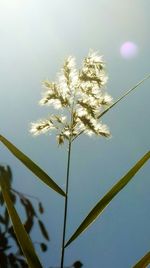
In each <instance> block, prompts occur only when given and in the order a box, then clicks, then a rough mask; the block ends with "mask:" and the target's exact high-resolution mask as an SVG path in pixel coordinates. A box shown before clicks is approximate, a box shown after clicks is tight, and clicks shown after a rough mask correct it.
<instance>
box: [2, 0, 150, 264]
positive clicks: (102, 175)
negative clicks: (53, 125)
mask: <svg viewBox="0 0 150 268" xmlns="http://www.w3.org/2000/svg"><path fill="white" fill-rule="evenodd" d="M149 10H150V2H149V1H147V0H132V1H131V0H126V1H123V0H88V1H87V0H76V1H71V0H63V1H62V0H55V1H49V0H30V1H29V0H0V122H1V124H0V132H1V134H3V135H4V136H5V137H6V138H8V139H9V140H11V141H12V142H13V143H14V144H15V145H16V146H17V147H19V148H20V149H21V150H22V151H23V152H24V153H26V154H27V155H28V156H30V157H31V158H32V159H33V160H34V161H35V162H37V163H38V164H39V165H40V166H41V167H42V168H43V169H45V170H46V171H47V172H48V173H49V174H50V176H51V177H52V178H53V179H54V180H55V181H56V182H57V183H58V184H59V185H60V186H61V187H62V188H64V185H65V174H66V159H67V152H66V148H65V147H63V148H58V146H57V144H56V142H55V136H53V135H51V136H49V135H46V136H39V137H37V138H33V137H32V136H31V135H30V134H29V131H28V130H29V124H30V122H31V121H35V120H37V119H38V118H42V117H44V116H45V115H47V113H48V111H49V110H48V108H43V107H40V106H38V104H37V103H38V101H39V100H40V98H41V81H42V80H44V79H47V78H48V79H50V80H55V78H56V74H57V73H58V72H59V70H60V68H61V65H62V63H63V60H64V58H65V57H66V56H68V55H74V56H75V57H76V59H77V63H78V65H79V66H80V63H81V61H82V59H83V57H85V56H86V55H87V53H88V51H89V49H90V48H92V49H93V50H97V51H99V53H100V54H102V55H104V59H105V61H106V63H107V71H108V75H109V82H108V86H107V91H108V92H109V94H110V95H112V96H113V98H114V100H115V99H117V97H119V96H121V95H122V94H123V93H124V92H125V91H126V90H127V89H129V88H130V87H131V86H133V85H134V84H135V83H137V82H138V81H139V80H141V79H142V78H143V77H144V76H145V75H147V74H148V73H149V72H150V61H149V49H150V37H149V25H150V17H149ZM127 42H128V43H127ZM129 42H131V43H129ZM130 45H131V46H130ZM128 48H129V51H127V50H128ZM126 49H127V50H126ZM149 103H150V80H149V81H148V80H147V81H146V82H145V83H144V84H142V85H141V86H140V87H139V88H137V89H136V91H134V92H133V93H132V94H131V95H130V96H128V97H127V98H126V99H124V100H123V101H122V102H120V103H119V104H118V106H116V107H115V108H114V109H112V110H111V111H110V112H108V113H107V114H106V115H105V116H104V117H103V122H104V123H106V124H107V125H108V126H109V128H110V130H111V133H112V138H111V139H109V140H106V139H104V138H94V137H93V138H89V137H86V136H82V137H81V138H80V139H78V140H77V141H76V142H75V143H74V146H73V151H72V158H71V180H70V197H69V211H68V213H69V214H68V226H67V237H68V238H69V237H70V235H71V234H72V233H73V232H74V231H75V229H76V228H77V227H78V225H79V224H80V223H81V221H82V220H83V219H84V218H85V216H86V215H87V214H88V213H89V211H90V210H91V208H92V207H93V206H94V205H95V204H96V203H97V202H98V200H99V199H100V198H101V197H102V196H103V195H104V194H105V193H106V191H108V189H109V188H110V187H111V186H112V185H113V184H114V183H115V182H116V181H117V180H119V179H120V177H121V176H122V175H123V174H125V173H126V172H127V170H128V169H130V168H131V167H132V165H134V163H135V162H136V161H137V160H138V159H139V158H140V157H141V156H142V155H144V154H145V153H146V152H147V151H148V150H149V137H150V124H149V118H150V105H149ZM49 112H51V110H50V111H49ZM0 162H1V164H4V163H5V164H9V165H10V166H11V167H12V170H13V174H14V185H15V187H16V188H17V189H18V190H20V191H24V192H27V193H29V194H34V195H35V196H38V197H39V198H40V199H41V200H43V203H44V206H45V208H46V212H45V215H44V219H45V222H46V225H47V228H48V229H49V232H50V236H51V242H50V244H49V252H48V253H45V255H44V254H41V253H40V252H39V251H38V248H37V251H38V252H39V254H40V255H41V260H42V263H43V266H44V268H48V267H50V266H58V265H59V259H60V245H61V235H62V218H63V207H64V200H63V198H62V197H60V196H58V195H57V194H56V193H55V192H53V191H52V190H50V189H49V188H46V186H44V185H43V184H41V183H40V182H39V181H38V180H36V178H35V177H34V176H33V175H32V174H31V173H30V172H29V171H28V170H26V169H25V167H24V166H23V165H22V164H21V163H19V162H18V161H17V160H16V159H15V158H14V157H13V156H12V155H10V153H9V152H8V151H7V150H6V149H5V148H4V147H3V146H2V145H1V146H0ZM149 173H150V163H147V164H146V165H145V166H144V167H143V169H142V170H141V171H140V172H139V173H138V174H137V175H136V177H135V179H134V180H133V181H132V182H131V183H130V184H129V185H128V186H127V187H126V188H125V189H124V190H123V191H122V192H121V193H120V194H119V195H118V196H117V197H116V198H115V199H114V200H113V202H112V203H111V204H110V205H109V206H108V207H107V209H106V210H105V211H104V213H103V214H102V216H101V217H100V218H99V219H98V220H97V221H96V222H95V223H94V224H93V225H92V226H91V227H90V228H89V229H88V230H87V231H86V232H85V233H84V234H83V235H82V236H80V237H79V238H78V239H77V240H76V241H74V242H73V243H72V244H71V245H70V247H68V248H67V250H66V255H65V264H66V265H69V264H71V263H73V262H74V261H75V260H78V259H80V260H81V262H83V263H84V267H85V268H99V267H102V268H130V267H132V265H133V264H134V263H136V262H137V260H138V259H139V258H140V257H142V256H143V255H144V254H145V253H146V252H147V251H149V250H150V228H149V224H150V223H149V222H150V209H149V204H150V175H149ZM36 236H37V233H36V231H35V232H33V236H32V238H33V240H37V237H36Z"/></svg>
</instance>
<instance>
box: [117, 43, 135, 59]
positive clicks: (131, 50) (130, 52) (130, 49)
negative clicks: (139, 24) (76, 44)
mask: <svg viewBox="0 0 150 268" xmlns="http://www.w3.org/2000/svg"><path fill="white" fill-rule="evenodd" d="M137 53H138V46H137V45H136V44H135V43H133V42H130V41H127V42H125V43H123V44H122V46H121V47H120V54H121V55H122V57H123V58H126V59H131V58H134V57H135V56H136V55H137Z"/></svg>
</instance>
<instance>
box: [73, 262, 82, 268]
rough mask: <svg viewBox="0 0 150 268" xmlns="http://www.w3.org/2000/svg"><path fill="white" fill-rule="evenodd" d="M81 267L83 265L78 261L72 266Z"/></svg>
mask: <svg viewBox="0 0 150 268" xmlns="http://www.w3.org/2000/svg"><path fill="white" fill-rule="evenodd" d="M82 266H83V264H82V263H81V262H80V261H76V262H75V263H74V264H73V265H72V267H74V268H81V267H82Z"/></svg>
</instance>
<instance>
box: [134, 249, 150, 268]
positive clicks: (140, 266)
mask: <svg viewBox="0 0 150 268" xmlns="http://www.w3.org/2000/svg"><path fill="white" fill-rule="evenodd" d="M148 264H150V251H149V252H148V253H147V254H146V255H145V256H144V257H142V259H140V260H139V261H138V262H137V263H136V264H135V265H134V266H133V268H146V267H148V266H147V265H148Z"/></svg>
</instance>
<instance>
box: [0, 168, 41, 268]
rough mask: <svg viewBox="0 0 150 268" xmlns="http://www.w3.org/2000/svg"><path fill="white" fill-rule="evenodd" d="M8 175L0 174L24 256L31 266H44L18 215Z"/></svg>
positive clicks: (0, 183)
mask: <svg viewBox="0 0 150 268" xmlns="http://www.w3.org/2000/svg"><path fill="white" fill-rule="evenodd" d="M6 177H7V172H6V171H5V172H3V173H2V174H0V186H1V191H2V194H3V198H4V200H5V204H6V208H7V210H8V213H9V216H10V219H11V221H12V225H13V229H14V232H15V234H16V237H17V240H18V242H19V244H20V247H21V249H22V251H23V254H24V256H25V257H26V260H27V262H28V264H29V267H31V268H42V265H41V263H40V260H39V258H38V256H37V255H36V253H35V250H34V247H33V245H32V242H31V240H30V238H29V236H28V234H27V233H26V231H25V228H24V226H23V224H22V222H21V220H20V218H19V216H18V213H17V211H16V209H15V207H14V206H13V203H12V201H11V198H10V195H9V192H8V191H7V190H8V187H7V185H6V181H5V178H6Z"/></svg>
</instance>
